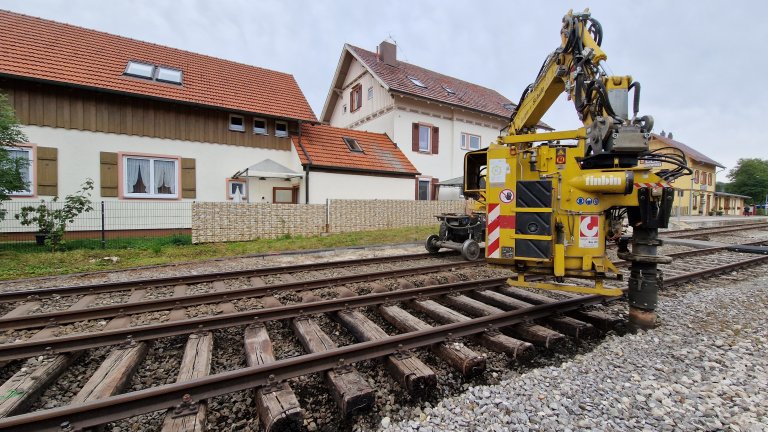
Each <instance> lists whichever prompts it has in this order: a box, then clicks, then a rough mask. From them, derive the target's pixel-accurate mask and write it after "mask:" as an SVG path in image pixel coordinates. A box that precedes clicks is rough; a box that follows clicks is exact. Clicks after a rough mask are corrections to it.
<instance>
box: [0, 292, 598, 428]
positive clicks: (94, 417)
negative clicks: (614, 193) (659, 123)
mask: <svg viewBox="0 0 768 432" xmlns="http://www.w3.org/2000/svg"><path fill="white" fill-rule="evenodd" d="M345 300H351V299H345ZM605 300H606V298H605V297H603V296H597V295H592V296H583V297H577V298H571V299H567V300H562V301H558V302H556V303H550V304H543V305H537V306H532V307H530V308H525V309H518V310H514V311H509V312H503V313H500V314H495V315H490V316H485V317H481V318H475V319H471V320H468V321H464V322H460V323H454V324H446V325H441V326H436V327H433V328H430V329H426V330H421V331H417V332H410V333H403V334H399V335H395V336H390V337H388V338H386V339H380V340H376V341H370V342H363V343H358V344H353V345H348V346H345V347H342V348H337V349H334V350H329V351H324V352H320V353H314V354H307V355H303V356H299V357H292V358H288V359H284V360H278V361H276V362H274V363H268V364H266V365H261V366H255V367H249V368H244V369H238V370H234V371H229V372H223V373H220V374H216V375H210V376H206V377H202V378H197V379H193V380H190V381H184V382H181V383H174V384H166V385H162V386H158V387H153V388H149V389H145V390H140V391H136V392H131V393H126V394H122V395H118V396H111V397H108V398H104V399H99V400H96V401H93V402H87V403H82V404H74V405H68V406H63V407H59V408H53V409H48V410H43V411H37V412H33V413H28V414H22V415H18V416H14V417H9V418H5V419H2V420H0V430H4V431H9V432H10V431H18V432H27V431H30V430H35V431H41V432H42V431H61V430H67V429H64V428H67V427H69V428H70V429H69V430H80V429H84V428H88V427H93V426H97V425H100V424H104V423H108V422H110V421H115V420H119V419H122V418H126V417H132V416H135V415H138V414H143V413H148V412H152V411H158V410H163V409H168V408H172V407H175V406H177V405H178V404H180V403H181V402H182V400H184V399H189V397H191V398H192V400H194V401H202V400H204V399H210V398H212V397H216V396H220V395H223V394H227V393H232V392H236V391H242V390H247V389H250V388H254V387H258V386H263V385H267V384H270V383H274V382H279V381H283V380H286V379H289V378H293V377H297V376H301V375H306V374H310V373H316V372H321V371H324V370H328V369H332V368H334V367H337V366H340V365H347V364H351V363H356V362H359V361H362V360H368V359H371V358H376V357H381V356H384V355H388V354H392V353H396V352H399V351H403V350H407V349H413V348H419V347H423V346H427V345H431V344H434V343H439V342H444V341H446V340H451V339H453V338H459V337H465V336H470V335H473V334H477V333H481V332H484V331H489V330H491V331H493V330H495V329H498V328H502V327H506V326H510V325H514V324H518V323H521V322H525V321H530V320H534V319H540V318H543V317H546V316H549V315H552V314H554V313H562V312H568V311H571V310H575V309H578V308H580V307H583V306H586V305H591V304H596V303H602V302H603V301H605Z"/></svg>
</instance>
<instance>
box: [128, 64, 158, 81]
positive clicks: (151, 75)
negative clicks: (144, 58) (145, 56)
mask: <svg viewBox="0 0 768 432" xmlns="http://www.w3.org/2000/svg"><path fill="white" fill-rule="evenodd" d="M132 65H136V66H149V68H150V70H149V75H142V74H139V73H135V72H131V71H130V69H131V66H132ZM123 75H127V76H132V77H134V78H142V79H147V80H150V81H151V80H153V79H154V78H155V65H153V64H152V63H144V62H140V61H134V60H128V64H127V65H126V66H125V71H124V72H123Z"/></svg>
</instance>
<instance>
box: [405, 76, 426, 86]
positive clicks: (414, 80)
mask: <svg viewBox="0 0 768 432" xmlns="http://www.w3.org/2000/svg"><path fill="white" fill-rule="evenodd" d="M407 78H408V79H409V80H411V82H412V83H413V85H415V86H417V87H421V88H427V85H426V84H424V83H423V82H421V80H420V79H418V78H416V77H412V76H408V77H407Z"/></svg>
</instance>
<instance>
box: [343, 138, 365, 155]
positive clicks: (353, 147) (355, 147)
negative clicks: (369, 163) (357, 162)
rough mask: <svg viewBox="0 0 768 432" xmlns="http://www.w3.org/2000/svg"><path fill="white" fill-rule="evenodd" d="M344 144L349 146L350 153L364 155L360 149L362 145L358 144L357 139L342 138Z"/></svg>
mask: <svg viewBox="0 0 768 432" xmlns="http://www.w3.org/2000/svg"><path fill="white" fill-rule="evenodd" d="M342 139H343V140H344V142H345V143H346V144H347V147H349V150H350V151H353V152H357V153H362V152H363V149H362V147H360V144H358V143H357V140H356V139H353V138H348V137H344V138H342Z"/></svg>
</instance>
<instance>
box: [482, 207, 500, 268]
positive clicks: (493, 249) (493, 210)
mask: <svg viewBox="0 0 768 432" xmlns="http://www.w3.org/2000/svg"><path fill="white" fill-rule="evenodd" d="M500 215H501V207H499V205H498V204H488V220H487V229H486V232H487V233H488V234H487V235H486V239H485V254H486V256H487V257H488V258H499V257H501V249H500V248H499V237H501V218H500V217H499V216H500Z"/></svg>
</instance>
